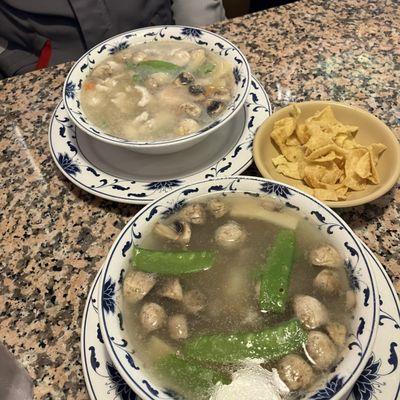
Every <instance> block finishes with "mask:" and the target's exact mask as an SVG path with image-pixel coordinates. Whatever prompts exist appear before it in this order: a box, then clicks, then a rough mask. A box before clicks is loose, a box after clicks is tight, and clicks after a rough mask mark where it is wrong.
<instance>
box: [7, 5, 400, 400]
mask: <svg viewBox="0 0 400 400" xmlns="http://www.w3.org/2000/svg"><path fill="white" fill-rule="evenodd" d="M211 29H212V30H213V31H215V32H217V33H220V34H222V35H224V36H226V37H227V38H228V39H230V40H232V41H233V42H235V43H237V44H238V45H239V46H240V48H241V49H242V50H243V51H244V53H245V54H246V56H247V57H248V59H249V61H250V63H251V66H252V69H253V71H254V73H255V74H256V76H258V77H259V78H260V79H261V81H262V82H263V84H264V85H265V87H266V89H267V91H268V93H269V95H270V97H271V100H272V103H273V105H274V106H275V107H280V106H282V105H285V104H287V103H288V102H289V101H293V100H305V99H333V100H339V101H346V102H348V103H350V104H354V105H358V106H360V107H362V108H364V109H366V110H368V111H371V112H372V113H374V114H375V115H376V116H378V117H379V118H381V119H382V120H383V121H384V122H386V123H387V124H388V125H389V126H390V127H391V128H392V129H393V131H394V132H395V133H396V135H397V136H398V137H400V102H399V92H400V90H399V89H400V87H399V82H400V63H399V58H400V52H399V51H400V48H399V43H400V33H399V32H400V13H399V2H398V1H397V0H392V1H389V0H375V1H368V0H335V1H332V0H331V1H322V0H320V1H318V0H304V1H299V2H297V3H293V4H290V5H287V6H284V7H279V8H276V9H271V10H269V11H266V12H261V13H258V14H253V15H248V16H245V17H243V18H238V19H235V20H231V21H226V22H223V23H220V24H216V25H214V26H212V27H211ZM70 65H71V64H66V65H60V66H57V67H53V68H50V69H47V70H41V71H37V72H34V73H30V74H27V75H24V76H19V77H15V78H12V79H8V80H6V81H3V82H1V83H0V121H1V122H0V129H1V130H0V135H1V136H0V137H1V141H0V154H1V156H0V157H1V159H0V169H1V186H0V220H1V227H0V232H1V243H0V251H1V260H0V268H1V269H0V272H1V274H0V287H1V292H0V339H1V340H2V341H4V342H5V343H6V345H7V346H8V348H9V349H10V350H11V351H12V352H13V353H14V355H15V356H16V358H17V359H18V360H19V361H20V362H21V363H22V364H23V365H24V366H25V367H26V368H27V370H28V372H29V374H30V375H31V377H32V378H33V380H34V385H35V389H34V390H35V398H37V399H67V398H68V399H75V400H80V399H87V398H88V395H87V392H86V389H85V383H84V379H83V375H82V370H81V365H80V353H79V336H80V324H81V316H82V312H83V308H84V303H85V299H86V295H87V291H88V289H89V285H90V282H91V281H92V279H93V278H94V276H95V274H96V271H97V270H98V269H99V268H100V266H101V264H102V260H103V259H104V257H105V255H106V253H107V250H108V248H109V247H110V246H111V244H112V242H113V240H114V238H115V237H116V235H117V234H118V233H119V231H120V229H121V228H122V227H123V226H124V224H125V223H126V222H127V220H128V219H129V218H130V217H131V216H132V215H133V214H135V212H137V210H138V209H139V207H138V206H129V205H121V204H114V203H111V202H109V201H106V200H102V199H99V198H95V197H93V196H92V195H89V194H86V193H85V192H83V191H82V190H80V189H78V188H77V187H75V186H74V185H73V184H72V183H70V182H69V181H67V180H66V179H65V178H64V177H63V176H62V175H61V173H60V172H59V171H58V170H57V168H56V167H55V165H54V163H53V162H52V159H51V156H50V153H49V149H48V146H47V129H48V124H49V120H50V117H51V113H52V111H53V109H54V107H55V106H56V104H57V103H58V101H59V100H60V96H61V90H62V84H63V80H64V78H65V76H66V73H67V71H68V69H69V67H70ZM250 173H256V172H255V169H254V166H253V167H251V168H250ZM339 213H340V214H341V215H342V216H343V218H344V219H345V220H346V221H347V222H348V223H349V224H350V226H351V227H352V228H353V229H354V230H355V231H356V232H357V234H358V235H359V236H360V237H361V238H362V239H363V240H364V241H365V242H366V243H367V244H368V246H369V247H370V248H371V249H372V250H373V251H374V252H375V254H377V256H378V258H379V259H380V260H381V262H382V263H383V265H384V266H385V267H386V269H387V271H388V272H389V274H390V276H391V278H392V280H393V281H394V282H395V285H396V287H397V290H398V291H399V292H400V237H399V231H398V230H399V219H400V190H399V187H397V188H394V189H392V190H391V191H390V192H389V193H388V194H387V195H385V196H384V197H382V198H381V199H379V200H377V201H375V202H373V203H371V204H368V205H366V206H361V207H356V208H352V209H351V210H339Z"/></svg>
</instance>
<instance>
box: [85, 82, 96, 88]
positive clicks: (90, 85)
mask: <svg viewBox="0 0 400 400" xmlns="http://www.w3.org/2000/svg"><path fill="white" fill-rule="evenodd" d="M95 87H96V84H95V83H93V82H85V83H84V84H83V88H84V89H85V90H93V89H94V88H95Z"/></svg>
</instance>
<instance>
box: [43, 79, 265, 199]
mask: <svg viewBox="0 0 400 400" xmlns="http://www.w3.org/2000/svg"><path fill="white" fill-rule="evenodd" d="M270 114H271V104H270V102H269V98H268V95H267V93H266V92H265V90H264V88H263V87H262V86H261V84H260V83H259V82H258V81H257V80H256V79H255V78H254V77H253V78H252V81H251V85H250V92H249V95H248V97H247V99H246V103H245V104H244V106H243V107H242V109H241V110H240V112H239V113H238V114H236V115H235V116H234V117H233V118H232V120H230V121H228V122H227V123H226V124H224V126H223V127H221V128H220V130H219V131H218V132H216V134H215V135H212V136H210V137H208V138H206V139H205V140H204V141H202V142H201V143H199V144H197V145H196V146H194V147H192V148H189V149H187V150H183V151H181V152H179V153H173V154H166V155H146V154H141V153H135V152H132V151H130V150H127V149H124V148H121V147H118V146H109V145H108V144H107V143H103V142H101V141H99V140H96V139H93V138H92V137H91V136H88V135H86V134H84V133H83V132H81V131H80V130H79V129H78V128H77V127H76V126H75V125H74V123H73V122H72V120H71V119H70V118H69V116H68V114H67V112H66V110H65V107H64V105H63V103H62V102H61V103H60V104H59V105H58V106H57V107H56V109H55V111H54V113H53V116H52V118H51V121H50V127H49V146H50V152H51V155H52V157H53V159H54V162H55V163H56V165H57V167H58V168H59V169H60V171H61V172H62V173H63V174H64V175H65V176H66V177H67V178H68V179H69V180H70V181H71V182H72V183H74V184H76V185H77V186H79V187H80V188H81V189H83V190H85V191H87V192H89V193H91V194H93V195H95V196H99V197H102V198H105V199H108V200H112V201H117V202H121V203H131V204H147V203H149V202H151V201H153V200H155V199H156V198H158V197H159V196H161V195H163V194H165V193H167V192H169V191H171V190H173V189H175V188H177V187H179V186H183V185H187V184H188V183H191V182H195V181H198V180H202V179H207V178H213V177H223V176H230V175H235V174H240V173H241V172H243V171H244V170H245V169H246V168H247V167H248V166H249V165H250V164H251V162H252V143H253V138H254V135H255V132H256V131H257V129H258V127H259V126H260V125H261V124H262V123H263V121H264V120H265V118H267V117H268V116H269V115H270Z"/></svg>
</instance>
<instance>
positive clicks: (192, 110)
mask: <svg viewBox="0 0 400 400" xmlns="http://www.w3.org/2000/svg"><path fill="white" fill-rule="evenodd" d="M179 111H180V112H183V113H185V114H186V115H188V116H189V117H194V118H197V117H200V115H201V108H200V107H199V106H198V105H197V104H193V103H182V104H181V105H180V106H179Z"/></svg>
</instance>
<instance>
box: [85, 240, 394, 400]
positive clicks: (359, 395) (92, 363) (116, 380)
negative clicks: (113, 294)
mask: <svg viewBox="0 0 400 400" xmlns="http://www.w3.org/2000/svg"><path fill="white" fill-rule="evenodd" d="M364 248H365V249H366V251H367V252H368V253H369V262H370V264H371V265H373V266H374V267H375V277H376V281H377V285H378V288H379V293H380V299H381V301H380V303H381V304H380V325H379V328H378V337H379V338H393V340H377V341H375V345H374V349H373V353H372V355H371V357H370V359H369V361H368V363H367V366H366V368H364V370H363V372H362V373H361V375H360V377H359V379H358V381H357V382H356V384H355V385H354V387H353V392H352V394H351V395H350V397H349V400H372V399H374V400H396V399H398V397H399V395H400V366H398V352H399V349H398V345H399V344H400V302H399V299H398V297H397V293H396V291H395V289H394V287H393V285H392V283H391V281H390V279H389V277H388V275H387V274H386V272H385V270H384V268H383V266H382V265H381V264H380V263H379V261H378V260H377V259H376V258H375V256H374V255H373V254H372V252H371V251H370V250H369V249H368V248H367V246H365V245H364ZM101 272H102V270H100V271H99V272H98V274H97V276H96V278H95V280H94V282H93V284H92V287H91V288H90V291H89V295H88V298H87V301H86V306H85V310H84V313H83V318H82V332H81V357H82V368H83V374H84V377H85V382H86V387H87V390H88V393H89V396H90V399H91V400H115V399H121V400H140V397H139V396H137V395H136V394H135V393H134V392H133V391H132V389H131V388H130V387H129V386H128V385H127V384H126V383H125V382H124V380H123V379H122V377H121V376H120V375H119V374H118V372H117V370H116V368H115V367H114V366H113V364H112V362H111V359H110V357H109V356H108V354H107V350H106V347H105V345H104V342H103V338H102V336H101V333H100V327H99V316H98V308H97V305H98V300H97V293H98V284H99V279H100V275H101ZM396 338H397V341H396Z"/></svg>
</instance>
